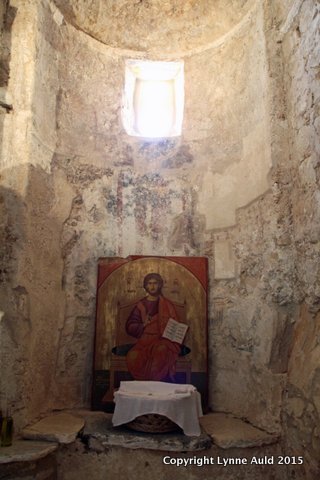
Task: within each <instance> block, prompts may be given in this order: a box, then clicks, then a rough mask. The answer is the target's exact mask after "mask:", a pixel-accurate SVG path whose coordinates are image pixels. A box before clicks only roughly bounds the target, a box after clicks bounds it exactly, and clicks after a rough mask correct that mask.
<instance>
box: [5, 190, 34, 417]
mask: <svg viewBox="0 0 320 480" xmlns="http://www.w3.org/2000/svg"><path fill="white" fill-rule="evenodd" d="M25 210H26V209H25V205H24V204H23V201H22V199H21V197H20V196H19V195H18V194H17V193H15V192H13V191H12V190H10V189H7V188H4V187H0V218H1V224H0V258H1V264H0V310H1V311H2V312H4V315H3V318H2V320H1V322H0V365H1V375H0V395H1V400H3V399H4V398H7V400H8V403H9V405H10V407H11V408H12V410H13V411H14V410H15V409H16V408H18V409H21V408H23V406H24V401H25V400H24V398H23V395H22V392H23V391H24V388H23V387H24V381H23V376H24V375H23V374H24V372H25V369H26V364H27V358H28V353H27V352H28V349H29V346H30V336H31V321H30V316H29V310H30V308H29V301H28V293H27V291H26V289H25V287H24V286H22V285H19V284H18V283H17V282H16V274H17V271H18V268H19V252H20V250H21V249H22V245H23V243H24V242H25V226H24V221H23V219H25V216H26V212H25ZM26 400H27V397H26Z"/></svg>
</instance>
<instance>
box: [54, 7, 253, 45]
mask: <svg viewBox="0 0 320 480" xmlns="http://www.w3.org/2000/svg"><path fill="white" fill-rule="evenodd" d="M54 2H55V4H56V6H57V7H58V8H59V9H60V11H61V13H62V14H63V15H64V17H65V19H66V21H67V22H68V23H70V24H72V25H73V26H74V27H75V28H77V29H79V30H82V31H83V32H85V33H86V34H88V35H90V36H92V37H93V38H95V39H97V40H99V41H100V42H102V43H105V44H106V45H109V46H111V47H115V48H121V49H126V50H134V51H141V52H154V53H159V52H163V53H168V54H172V53H175V52H181V51H188V50H189V51H192V50H193V49H196V48H199V47H204V46H206V45H207V44H210V43H212V42H214V41H215V40H217V39H218V38H219V37H222V36H223V35H225V34H226V33H228V32H229V31H230V30H232V29H233V28H234V27H235V26H236V25H237V24H238V23H239V22H240V21H241V20H242V18H243V17H244V16H245V15H246V14H247V13H248V12H249V11H250V9H251V8H252V5H253V4H254V3H256V0H54Z"/></svg>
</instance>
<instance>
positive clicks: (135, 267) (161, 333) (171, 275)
mask: <svg viewBox="0 0 320 480" xmlns="http://www.w3.org/2000/svg"><path fill="white" fill-rule="evenodd" d="M128 279H129V282H128ZM129 284H130V289H128V288H126V289H125V291H124V289H123V288H122V287H123V286H124V285H129ZM206 313H207V260H206V259H205V258H202V257H187V258H184V257H128V258H126V259H121V258H109V259H108V258H104V259H100V260H99V265H98V291H97V316H96V341H95V359H94V381H93V396H92V400H93V401H92V403H93V408H94V409H100V410H105V411H111V410H112V407H113V402H112V400H113V392H114V389H116V388H117V387H118V386H119V384H120V381H121V380H157V381H165V382H174V383H193V384H194V385H195V386H196V387H197V389H198V390H199V391H200V392H201V394H202V398H203V404H204V407H205V405H206V403H207V318H206Z"/></svg>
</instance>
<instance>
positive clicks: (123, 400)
mask: <svg viewBox="0 0 320 480" xmlns="http://www.w3.org/2000/svg"><path fill="white" fill-rule="evenodd" d="M114 401H115V404H116V406H115V410H114V414H113V417H112V423H113V425H114V426H115V427H116V426H118V425H122V424H124V423H128V422H131V421H132V420H134V419H135V418H136V417H139V416H140V415H146V414H148V413H157V414H159V415H164V416H165V417H167V418H169V419H170V420H172V421H173V422H175V423H176V424H177V425H179V427H181V428H182V430H183V432H184V433H185V435H188V436H199V435H200V433H201V430H200V424H199V417H201V416H202V407H201V397H200V394H199V392H198V391H197V389H196V388H195V387H194V386H193V385H189V384H187V385H182V384H177V383H165V382H153V381H137V380H133V381H127V382H121V383H120V388H119V390H118V391H117V392H115V394H114Z"/></svg>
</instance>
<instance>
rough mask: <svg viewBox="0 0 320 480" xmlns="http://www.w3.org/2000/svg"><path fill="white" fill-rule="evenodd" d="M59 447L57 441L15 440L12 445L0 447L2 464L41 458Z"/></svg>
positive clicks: (0, 461) (0, 462)
mask: <svg viewBox="0 0 320 480" xmlns="http://www.w3.org/2000/svg"><path fill="white" fill-rule="evenodd" d="M57 448H58V444H56V443H48V442H35V441H31V440H30V441H25V440H15V441H14V443H13V444H12V445H11V447H1V448H0V464H4V463H13V462H31V461H35V460H39V459H41V458H44V457H46V456H47V455H49V454H50V453H52V452H54V451H55V450H57Z"/></svg>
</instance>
